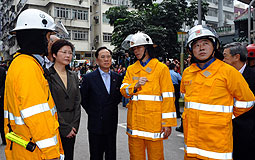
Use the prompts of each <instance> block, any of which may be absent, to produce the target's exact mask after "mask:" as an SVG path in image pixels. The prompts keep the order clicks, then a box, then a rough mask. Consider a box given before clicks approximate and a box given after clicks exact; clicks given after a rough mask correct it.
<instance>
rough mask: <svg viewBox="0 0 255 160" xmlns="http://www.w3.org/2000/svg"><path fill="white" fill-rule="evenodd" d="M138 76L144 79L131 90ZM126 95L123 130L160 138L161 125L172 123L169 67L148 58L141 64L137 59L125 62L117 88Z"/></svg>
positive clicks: (172, 105) (173, 110)
mask: <svg viewBox="0 0 255 160" xmlns="http://www.w3.org/2000/svg"><path fill="white" fill-rule="evenodd" d="M140 77H146V78H147V79H148V81H147V82H146V83H145V85H144V86H142V87H141V88H139V89H138V90H137V91H136V92H135V93H134V86H135V84H136V83H137V82H138V79H139V78H140ZM120 91H121V93H122V95H123V96H125V97H127V98H130V99H131V100H130V102H129V104H128V116H127V134H129V135H130V136H133V137H140V138H143V139H148V140H159V139H162V138H163V135H162V134H160V132H161V128H162V127H170V126H176V125H177V121H176V112H175V106H174V99H175V98H174V87H173V84H172V80H171V77H170V73H169V69H168V68H167V67H166V66H165V65H164V64H162V63H161V62H159V61H158V60H157V59H152V60H150V62H149V63H148V64H147V65H146V66H145V67H143V66H142V65H141V64H140V62H139V61H137V62H136V63H134V64H133V65H131V66H129V67H128V69H127V72H126V75H125V78H124V80H123V83H122V86H121V89H120Z"/></svg>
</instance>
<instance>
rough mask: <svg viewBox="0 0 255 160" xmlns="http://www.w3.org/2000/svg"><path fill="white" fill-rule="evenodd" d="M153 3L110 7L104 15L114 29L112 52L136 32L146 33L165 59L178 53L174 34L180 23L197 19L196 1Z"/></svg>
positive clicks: (144, 1) (149, 0)
mask: <svg viewBox="0 0 255 160" xmlns="http://www.w3.org/2000/svg"><path fill="white" fill-rule="evenodd" d="M153 1H154V0H132V4H133V6H134V7H135V8H136V9H135V10H132V11H128V10H127V7H123V6H118V7H111V8H110V9H109V10H108V11H107V12H106V15H107V18H108V19H110V24H111V25H113V26H114V30H113V34H112V42H111V44H112V45H114V46H116V50H120V49H121V43H122V42H123V40H124V39H125V38H126V37H127V36H128V35H129V34H134V33H136V32H138V31H143V32H144V33H146V34H148V35H149V36H150V37H151V38H152V40H153V42H154V43H155V44H157V45H158V46H161V47H162V48H163V50H164V52H166V53H168V57H174V56H176V54H179V49H180V44H179V43H178V42H177V32H179V31H181V29H182V27H183V24H186V25H190V26H192V25H193V24H194V21H195V20H197V19H198V17H197V0H194V1H192V2H191V3H190V5H189V6H188V4H187V2H186V0H164V1H163V2H162V3H160V4H158V3H153ZM207 7H208V3H207V2H204V1H202V19H203V20H204V19H205V17H204V16H205V14H206V12H207V10H208V9H207Z"/></svg>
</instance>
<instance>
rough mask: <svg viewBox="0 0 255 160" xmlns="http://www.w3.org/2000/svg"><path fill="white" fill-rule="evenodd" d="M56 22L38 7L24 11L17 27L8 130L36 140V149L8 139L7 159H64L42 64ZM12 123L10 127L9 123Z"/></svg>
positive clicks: (10, 74) (6, 104) (7, 102)
mask: <svg viewBox="0 0 255 160" xmlns="http://www.w3.org/2000/svg"><path fill="white" fill-rule="evenodd" d="M55 27H56V24H55V23H54V20H53V18H52V17H51V16H49V15H48V14H47V13H45V12H42V11H40V10H37V9H27V10H25V11H23V12H22V13H21V14H20V15H19V17H18V19H17V24H16V27H15V28H14V29H13V30H12V31H11V33H12V34H16V38H17V42H18V45H19V46H20V50H19V51H18V52H17V53H16V54H15V55H14V59H13V61H12V63H11V65H10V67H9V69H8V73H7V77H6V83H5V84H6V85H5V87H6V88H5V99H4V110H5V111H4V113H5V121H4V125H5V134H7V133H9V132H10V131H13V132H14V133H16V134H17V135H18V136H20V137H22V139H24V140H26V141H31V142H33V143H35V144H36V148H35V150H34V151H33V152H30V151H28V150H26V149H25V148H24V147H23V146H21V145H19V144H17V143H15V142H11V141H10V140H8V139H7V145H6V147H5V155H6V159H7V160H32V159H33V160H41V159H62V158H63V154H64V152H63V149H62V144H61V140H60V136H59V131H58V127H59V124H58V116H57V110H56V107H55V104H54V101H53V98H52V96H51V92H50V89H49V85H48V82H47V80H46V78H45V76H44V74H45V73H44V70H43V68H42V65H43V62H44V59H43V57H42V56H43V55H47V45H48V40H49V37H50V34H51V33H52V32H54V31H55ZM8 126H9V127H8Z"/></svg>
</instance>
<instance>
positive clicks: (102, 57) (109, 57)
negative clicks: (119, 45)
mask: <svg viewBox="0 0 255 160" xmlns="http://www.w3.org/2000/svg"><path fill="white" fill-rule="evenodd" d="M100 58H101V59H106V58H107V59H111V58H112V55H107V56H105V55H103V56H100Z"/></svg>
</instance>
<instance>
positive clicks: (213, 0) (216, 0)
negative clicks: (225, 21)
mask: <svg viewBox="0 0 255 160" xmlns="http://www.w3.org/2000/svg"><path fill="white" fill-rule="evenodd" d="M207 2H211V3H215V4H216V3H218V0H207Z"/></svg>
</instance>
